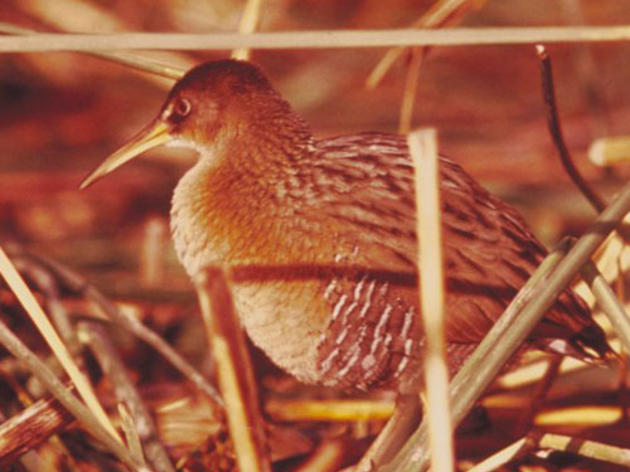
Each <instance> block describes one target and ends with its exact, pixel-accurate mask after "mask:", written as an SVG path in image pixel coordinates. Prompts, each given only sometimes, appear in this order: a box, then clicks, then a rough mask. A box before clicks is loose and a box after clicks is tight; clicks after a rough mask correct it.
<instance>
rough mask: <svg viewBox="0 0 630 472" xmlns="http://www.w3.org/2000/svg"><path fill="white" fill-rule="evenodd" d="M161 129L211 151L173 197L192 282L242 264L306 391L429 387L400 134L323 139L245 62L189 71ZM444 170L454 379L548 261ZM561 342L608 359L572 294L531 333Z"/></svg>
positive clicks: (254, 331)
mask: <svg viewBox="0 0 630 472" xmlns="http://www.w3.org/2000/svg"><path fill="white" fill-rule="evenodd" d="M152 126H153V127H154V128H155V129H157V127H158V126H159V127H161V128H160V129H162V128H166V129H167V133H168V135H169V136H170V137H171V138H173V139H175V140H176V142H177V143H179V144H184V145H189V146H192V147H194V148H196V149H198V150H199V151H200V154H201V155H200V159H199V161H198V163H197V164H196V165H195V166H194V167H193V168H192V169H191V170H189V171H188V173H187V174H186V175H185V176H184V177H183V178H182V179H181V180H180V182H179V184H178V185H177V188H176V190H175V193H174V197H173V207H172V219H171V222H172V228H173V236H174V240H175V247H176V250H177V253H178V256H179V258H180V260H181V261H182V263H183V264H184V266H185V267H186V270H187V271H188V273H189V274H190V275H194V274H195V273H196V272H197V271H198V270H199V268H201V267H203V266H204V265H208V264H217V263H219V264H222V265H227V266H231V267H240V268H239V269H237V270H236V271H235V274H236V282H235V284H234V286H233V289H234V296H235V303H236V307H237V310H238V312H239V315H240V317H241V320H242V323H243V325H244V327H245V328H246V330H247V332H248V334H249V335H250V337H251V338H252V340H253V341H254V343H256V344H257V345H258V346H260V347H261V348H262V349H263V350H264V351H265V352H266V353H267V354H268V355H269V357H270V358H271V359H272V360H273V361H275V362H276V363H277V364H278V365H279V366H280V367H282V368H284V369H286V370H287V371H289V372H290V373H292V374H293V375H295V376H296V377H298V378H299V379H301V380H303V381H306V382H319V383H323V384H326V385H337V386H343V387H355V388H362V389H369V388H372V387H376V386H384V387H393V388H397V389H398V390H399V391H410V390H414V389H416V388H417V385H418V381H419V378H420V370H421V368H420V365H419V363H418V360H419V359H420V346H421V339H422V333H421V328H420V319H419V309H418V296H417V293H416V285H417V281H416V275H415V270H416V265H415V258H416V236H415V217H416V214H415V203H414V198H413V181H412V178H413V170H412V167H411V163H410V160H409V157H408V151H407V147H406V144H405V141H404V139H403V138H401V137H398V136H394V135H388V134H380V133H366V134H359V135H353V136H342V137H338V138H333V139H323V140H316V139H315V138H313V137H312V135H311V132H310V130H309V128H308V126H307V125H306V124H305V123H304V121H303V120H302V119H301V118H300V117H299V116H298V115H297V114H296V113H295V112H293V111H292V110H291V108H290V106H289V105H288V104H287V103H286V102H285V101H284V100H283V99H282V98H281V97H280V96H279V95H278V94H277V93H276V92H275V91H274V90H273V88H272V87H271V85H270V84H269V83H268V82H267V80H266V78H265V77H264V76H263V75H262V73H261V72H260V71H259V70H258V69H257V68H255V67H254V66H252V65H250V64H247V63H242V62H236V61H219V62H212V63H207V64H203V65H201V66H199V67H197V68H195V69H193V70H191V71H190V72H189V73H188V74H187V75H186V76H185V77H184V78H183V79H181V80H180V81H179V82H178V83H177V84H176V85H175V87H174V88H173V90H172V91H171V92H170V94H169V97H168V99H167V101H166V103H165V105H164V106H163V108H162V111H161V113H160V115H159V116H158V118H157V120H156V122H155V123H154V124H153V125H152ZM150 132H151V133H154V131H150ZM145 133H149V132H148V131H147V132H145ZM151 136H155V133H154V134H153V135H151ZM141 138H142V137H141ZM142 139H145V138H142ZM151 139H155V138H154V137H151ZM160 139H161V138H160ZM160 142H163V141H160ZM143 149H144V148H143ZM125 152H126V151H125ZM121 155H122V154H121ZM125 156H127V157H125V158H124V159H122V158H121V160H123V161H124V160H125V159H127V160H128V154H125ZM116 165H118V164H116ZM113 167H115V165H114V166H112V165H111V163H110V164H109V167H106V171H107V172H108V171H109V170H111V168H113ZM440 172H441V178H442V180H441V192H442V193H441V197H442V208H443V225H444V227H443V238H444V257H445V261H444V263H445V270H446V277H447V280H446V284H447V289H448V294H447V297H446V304H447V310H448V314H447V316H448V321H447V340H448V348H447V349H448V352H449V363H450V367H451V370H452V371H455V370H456V369H457V368H459V366H460V365H461V363H462V362H463V360H464V359H465V358H466V356H467V355H469V354H470V352H471V351H472V349H473V348H474V346H475V345H476V344H477V343H478V342H479V341H480V340H481V339H482V338H483V336H484V335H485V333H486V332H487V331H488V329H489V328H490V327H491V326H492V324H493V322H494V321H495V320H496V319H497V318H498V317H499V315H500V314H501V313H502V311H503V309H504V308H505V307H506V305H507V303H508V302H509V301H510V300H511V298H512V297H513V296H514V295H515V294H516V292H517V290H518V289H519V288H520V287H521V286H522V285H523V283H524V282H525V280H526V279H527V278H528V276H529V274H531V273H532V271H533V270H534V269H535V267H536V265H537V264H538V263H539V262H540V261H541V260H542V258H543V257H544V255H545V250H544V248H543V247H542V246H541V245H540V244H539V243H538V242H537V240H536V239H535V237H534V236H533V235H532V233H531V232H530V231H529V229H528V228H527V225H526V224H525V222H524V221H523V219H522V218H521V217H520V216H519V215H518V213H517V212H516V211H515V210H514V209H513V208H511V207H510V206H508V205H506V204H505V203H503V202H501V201H500V200H499V199H497V198H496V197H493V196H492V195H490V194H489V193H488V192H486V191H485V190H484V189H482V188H481V187H480V186H479V185H478V184H477V183H476V182H475V181H474V180H473V179H472V178H471V177H469V176H468V175H467V174H466V173H465V172H464V171H463V170H462V169H461V168H460V167H459V166H458V165H457V164H455V163H454V162H452V161H451V160H448V159H446V158H442V159H441V162H440ZM101 173H104V172H101ZM95 175H96V176H97V177H98V176H99V175H100V174H99V171H97V172H96V174H95ZM554 339H560V340H566V341H567V343H564V344H562V343H561V344H562V345H563V346H569V345H570V346H572V348H573V352H574V353H575V354H576V355H578V356H579V355H584V356H587V355H588V354H587V353H586V351H585V350H584V346H588V347H589V348H590V349H592V350H594V351H596V352H598V353H600V354H603V353H605V352H606V351H607V349H608V347H607V344H606V342H605V339H604V336H603V333H602V332H601V330H600V329H599V328H598V327H597V325H595V324H594V322H593V321H592V320H591V318H590V316H589V313H588V309H587V308H586V307H585V305H584V304H583V303H582V302H581V300H580V299H579V298H578V297H577V296H576V295H575V294H573V293H572V292H571V291H566V292H565V293H564V294H563V295H562V297H561V298H560V300H559V301H558V302H557V303H556V305H555V306H554V307H553V309H552V310H551V311H550V312H549V313H548V314H547V315H546V317H545V318H544V320H543V321H542V322H541V323H540V325H539V326H538V328H537V329H536V330H535V331H534V333H532V335H531V337H530V341H531V342H532V343H542V344H547V345H548V344H549V342H550V341H551V340H554Z"/></svg>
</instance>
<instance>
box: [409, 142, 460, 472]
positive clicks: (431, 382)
mask: <svg viewBox="0 0 630 472" xmlns="http://www.w3.org/2000/svg"><path fill="white" fill-rule="evenodd" d="M407 142H408V145H409V153H410V155H411V159H412V161H413V166H414V171H415V176H414V182H415V195H416V209H417V210H416V211H417V212H418V216H417V218H416V221H417V223H416V224H417V227H416V234H417V235H418V243H419V244H418V250H419V252H418V268H419V273H420V290H419V291H418V294H419V297H420V300H419V302H420V307H421V311H422V321H423V325H424V332H425V336H424V339H425V341H424V342H425V343H426V349H425V352H424V375H425V386H426V406H427V407H426V410H425V411H426V418H427V421H428V425H429V444H430V446H431V464H432V466H433V468H434V469H435V470H439V471H444V472H449V471H452V470H453V468H454V462H453V430H452V427H451V414H450V410H449V401H448V367H447V364H446V347H445V346H446V345H445V342H446V340H445V334H444V267H443V260H442V224H441V219H442V215H441V208H440V175H439V169H438V163H439V159H438V153H437V138H436V131H435V129H420V130H418V131H414V132H412V133H410V134H409V136H408V137H407Z"/></svg>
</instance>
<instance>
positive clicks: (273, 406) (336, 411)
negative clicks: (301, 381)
mask: <svg viewBox="0 0 630 472" xmlns="http://www.w3.org/2000/svg"><path fill="white" fill-rule="evenodd" d="M265 411H266V412H267V414H269V415H271V416H272V417H273V418H274V419H275V420H276V421H365V420H386V419H387V418H389V417H390V416H391V415H392V413H393V411H394V402H393V401H388V400H321V401H317V400H270V401H268V402H267V403H266V404H265Z"/></svg>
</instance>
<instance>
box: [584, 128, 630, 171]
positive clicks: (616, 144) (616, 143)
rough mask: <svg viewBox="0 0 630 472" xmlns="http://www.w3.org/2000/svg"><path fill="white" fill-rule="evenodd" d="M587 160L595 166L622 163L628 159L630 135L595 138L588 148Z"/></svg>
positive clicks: (629, 154) (629, 155)
mask: <svg viewBox="0 0 630 472" xmlns="http://www.w3.org/2000/svg"><path fill="white" fill-rule="evenodd" d="M588 158H589V160H590V161H591V162H592V163H593V164H595V165H597V166H612V165H616V164H623V163H624V162H628V160H630V136H627V135H623V136H608V137H605V138H598V139H595V140H594V141H593V142H592V144H591V146H590V147H589V148H588Z"/></svg>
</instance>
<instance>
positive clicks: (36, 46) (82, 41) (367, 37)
mask: <svg viewBox="0 0 630 472" xmlns="http://www.w3.org/2000/svg"><path fill="white" fill-rule="evenodd" d="M629 40H630V26H546V27H541V26H525V27H490V28H452V29H444V30H411V29H383V30H324V31H284V32H266V33H251V34H239V33H208V34H186V33H118V34H53V33H40V34H37V35H31V36H3V37H0V53H8V52H13V53H16V52H18V53H19V52H45V51H84V52H86V51H87V52H101V51H108V50H109V51H111V50H141V49H153V50H189V51H193V50H206V51H210V50H219V51H225V50H231V49H235V48H256V49H333V48H375V47H392V46H466V45H493V46H496V45H501V44H534V43H574V42H611V41H629Z"/></svg>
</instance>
